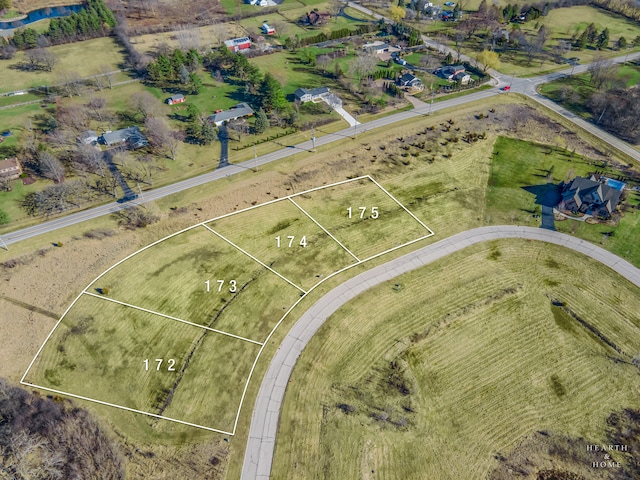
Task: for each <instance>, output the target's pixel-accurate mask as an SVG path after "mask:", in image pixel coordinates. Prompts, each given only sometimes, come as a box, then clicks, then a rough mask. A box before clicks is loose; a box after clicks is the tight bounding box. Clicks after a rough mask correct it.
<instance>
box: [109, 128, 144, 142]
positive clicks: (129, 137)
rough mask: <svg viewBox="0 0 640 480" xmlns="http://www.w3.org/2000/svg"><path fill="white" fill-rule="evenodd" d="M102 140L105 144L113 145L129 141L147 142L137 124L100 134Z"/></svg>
mask: <svg viewBox="0 0 640 480" xmlns="http://www.w3.org/2000/svg"><path fill="white" fill-rule="evenodd" d="M102 141H103V142H104V143H105V145H107V146H109V145H115V144H117V143H124V142H131V143H133V144H137V143H145V142H147V137H145V136H144V135H143V134H142V132H140V129H139V128H138V127H137V126H135V125H134V126H133V127H127V128H123V129H121V130H116V131H114V132H107V133H103V134H102Z"/></svg>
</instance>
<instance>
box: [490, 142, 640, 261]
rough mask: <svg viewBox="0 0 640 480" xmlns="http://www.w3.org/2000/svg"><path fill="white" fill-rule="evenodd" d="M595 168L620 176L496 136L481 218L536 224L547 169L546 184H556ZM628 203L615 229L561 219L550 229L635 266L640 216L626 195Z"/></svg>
mask: <svg viewBox="0 0 640 480" xmlns="http://www.w3.org/2000/svg"><path fill="white" fill-rule="evenodd" d="M596 170H597V171H599V172H602V173H604V174H608V175H611V176H613V177H614V178H615V176H617V175H619V174H620V172H619V171H618V170H615V169H613V168H612V167H607V166H603V165H602V164H601V163H595V162H592V161H591V160H589V159H588V158H587V159H585V158H581V157H578V156H573V157H572V156H571V153H570V152H565V151H563V150H562V151H560V150H558V149H557V148H555V147H550V146H548V145H540V144H535V143H531V142H523V141H520V140H515V139H511V138H506V137H499V138H498V140H497V141H496V143H495V149H494V156H493V161H492V163H491V175H490V177H489V185H488V190H487V200H486V202H487V205H486V211H485V219H484V220H485V222H486V223H488V224H495V225H500V224H505V223H506V224H512V223H515V224H518V225H523V224H524V225H539V224H540V220H539V219H538V218H534V216H536V215H537V216H539V215H540V214H541V206H540V203H539V202H540V201H541V199H542V197H543V196H544V194H545V193H546V191H547V189H548V188H549V186H548V185H547V183H549V182H548V181H547V175H548V172H549V171H551V180H550V183H553V184H559V183H560V182H561V181H563V180H565V179H566V178H568V176H588V175H589V174H590V173H593V172H595V171H596ZM629 204H630V206H632V208H630V209H628V211H627V212H626V213H625V214H624V216H623V217H622V218H621V219H620V224H619V225H618V226H616V227H612V226H609V225H588V224H584V223H583V222H578V221H573V220H565V221H559V222H556V228H557V229H558V230H560V231H563V232H567V233H573V234H574V235H575V236H578V237H580V238H584V239H585V240H589V241H591V242H594V243H597V244H598V243H601V242H602V243H603V244H604V246H605V248H607V249H608V250H611V251H612V252H614V253H616V254H617V255H620V256H621V257H623V258H625V259H626V260H628V261H630V262H631V263H633V264H636V265H638V264H640V245H639V244H638V242H636V241H635V238H634V237H635V235H637V233H634V232H637V228H638V218H639V217H640V215H639V214H638V210H637V208H636V207H637V206H638V200H637V196H636V195H635V194H630V200H629ZM610 232H613V234H612V235H611V236H606V237H605V236H604V235H603V234H604V233H610Z"/></svg>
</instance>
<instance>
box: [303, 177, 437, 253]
mask: <svg viewBox="0 0 640 480" xmlns="http://www.w3.org/2000/svg"><path fill="white" fill-rule="evenodd" d="M293 200H294V201H295V202H296V204H298V205H299V206H300V207H302V208H303V209H304V211H305V212H307V213H308V214H309V215H311V216H312V217H313V218H314V219H315V220H316V221H317V222H318V223H319V224H320V225H322V226H323V227H324V228H325V229H327V230H328V231H329V232H330V233H331V234H332V235H333V236H334V237H335V238H336V239H337V240H338V241H340V243H342V244H343V245H344V246H345V247H346V248H348V249H349V251H350V252H352V253H353V254H355V255H356V256H357V257H358V258H359V259H360V260H364V259H365V258H368V257H371V256H373V255H376V254H378V253H380V252H383V251H386V250H389V249H392V248H396V247H398V246H399V245H403V244H405V243H408V242H411V241H413V240H416V239H418V238H422V237H424V236H426V235H430V234H431V232H429V231H428V230H427V229H426V228H424V227H423V226H422V225H420V224H419V223H418V221H417V220H416V219H414V218H413V217H411V216H410V215H409V214H408V213H407V212H406V211H405V210H403V209H402V207H401V206H400V205H398V203H396V202H395V201H394V200H393V199H391V198H390V197H389V196H388V195H387V194H386V193H385V192H384V191H382V190H381V189H380V188H379V187H378V186H377V185H375V184H374V183H373V182H371V181H370V180H368V179H364V180H360V181H355V182H350V183H347V184H344V185H338V186H336V187H331V188H327V189H322V190H317V191H315V192H310V193H308V194H304V195H300V196H297V197H294V198H293ZM361 207H362V208H364V210H362V208H361ZM349 208H351V211H350V212H349V210H348V209H349ZM373 208H375V211H374V210H372V209H373ZM349 214H351V217H349Z"/></svg>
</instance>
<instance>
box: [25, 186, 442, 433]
mask: <svg viewBox="0 0 640 480" xmlns="http://www.w3.org/2000/svg"><path fill="white" fill-rule="evenodd" d="M365 179H366V180H370V181H371V182H373V184H374V185H376V186H377V187H378V188H379V189H380V190H382V191H383V192H384V193H385V194H386V195H387V196H389V197H390V198H391V199H392V200H393V201H394V202H395V203H397V204H398V205H399V206H400V207H401V208H402V209H403V210H404V211H405V212H406V213H408V214H409V215H410V216H411V217H412V218H413V219H414V220H416V221H417V222H418V223H419V224H420V225H421V226H422V227H423V228H425V229H426V230H427V231H428V232H429V233H428V234H426V235H424V236H421V237H419V238H416V239H414V240H411V241H409V242H405V243H403V244H401V245H398V246H395V247H393V248H390V249H387V250H384V251H382V252H379V253H377V254H375V255H372V256H369V257H367V258H365V259H358V257H356V256H355V255H354V254H353V253H352V252H350V251H349V250H348V249H347V248H346V247H345V246H344V245H342V243H340V242H339V241H338V240H337V239H336V238H335V237H334V236H333V235H332V234H331V233H329V232H328V231H327V230H326V229H325V228H324V227H323V226H322V225H320V224H319V223H318V222H317V221H316V220H315V219H314V218H313V217H312V216H311V215H310V214H309V213H307V212H306V211H305V210H304V209H303V208H302V207H300V206H299V205H298V204H297V203H296V202H295V201H294V200H293V197H297V196H300V195H304V194H307V193H311V192H315V191H318V190H323V189H326V188H331V187H335V186H339V185H343V184H346V183H351V182H355V181H358V180H365ZM286 200H289V201H290V202H291V203H293V204H294V205H295V206H296V207H297V208H298V209H299V210H300V211H301V212H302V213H303V214H304V215H306V216H307V217H308V218H309V219H311V220H312V221H313V222H314V223H315V224H316V225H317V226H318V227H319V228H320V229H322V230H323V231H324V232H325V233H326V234H328V235H329V236H330V237H331V239H333V240H334V241H335V242H336V243H337V244H338V245H339V246H340V247H342V248H343V249H344V250H346V251H347V252H348V253H349V254H350V255H351V256H352V257H354V258H355V259H356V260H357V261H356V262H355V263H352V264H349V265H347V266H345V267H343V268H341V269H339V270H337V271H335V272H332V273H331V274H329V275H327V276H325V277H324V278H322V279H321V280H320V281H319V282H317V283H316V284H314V285H313V286H312V287H311V288H309V289H308V290H303V289H302V288H301V287H299V286H297V285H296V284H294V283H293V282H291V281H290V280H289V279H287V278H286V277H284V276H283V275H281V274H280V273H278V272H276V271H275V270H273V269H272V268H270V267H269V266H267V265H266V264H264V263H263V262H261V261H260V260H258V259H257V258H255V257H254V256H253V255H251V254H250V253H248V252H246V251H245V250H243V249H242V248H241V247H239V246H238V245H236V244H235V243H233V242H231V241H230V240H228V239H227V238H225V237H224V236H223V235H221V234H219V233H218V232H216V231H215V230H214V229H212V228H211V227H209V226H208V225H206V224H207V223H211V222H214V221H216V220H220V219H223V218H227V217H230V216H232V215H237V214H239V213H243V212H246V211H249V210H253V209H255V208H259V207H263V206H266V205H271V204H274V203H276V202H282V201H285V202H286ZM198 227H204V228H205V229H206V230H207V231H209V232H210V233H212V234H214V235H215V236H217V237H218V238H220V239H221V240H223V241H225V242H227V243H228V244H229V245H231V246H233V247H235V248H236V249H237V250H238V251H240V252H242V253H243V254H245V255H246V256H248V257H250V258H251V259H252V260H253V261H255V262H256V263H258V264H260V265H261V266H263V267H265V268H266V269H267V270H269V271H270V272H272V273H274V274H276V275H277V276H278V277H280V278H281V279H283V280H285V281H286V282H287V283H289V284H290V285H292V286H294V287H295V288H296V289H298V290H300V291H301V292H302V295H301V296H300V298H298V299H297V300H296V301H295V302H294V303H293V305H291V306H290V307H289V308H288V309H287V311H286V312H285V313H284V314H283V316H282V317H281V318H280V320H278V322H277V323H276V325H275V326H274V327H273V328H272V329H271V331H270V332H269V334H268V335H267V337H266V339H265V340H264V342H263V343H260V342H258V341H255V340H251V339H248V338H244V337H241V336H238V335H233V334H230V333H228V332H223V331H220V330H215V329H212V328H210V327H205V326H203V325H198V324H196V323H192V322H189V321H186V320H182V319H179V318H177V317H172V316H170V315H166V314H162V313H159V312H155V311H152V310H148V309H145V308H142V307H138V306H135V305H131V304H127V303H125V302H121V301H119V300H115V299H110V298H107V297H104V296H101V295H97V294H94V293H91V292H89V291H88V289H89V288H90V287H91V286H92V285H94V284H95V283H96V282H97V281H98V280H99V279H100V278H102V277H103V276H104V275H106V274H107V273H109V272H110V271H111V270H113V269H114V268H116V267H117V266H119V265H121V264H122V263H124V262H125V261H127V260H129V259H131V258H132V257H134V256H135V255H137V254H139V253H142V252H144V251H145V250H147V249H149V248H151V247H154V246H156V245H158V244H159V243H162V242H164V241H165V240H169V239H171V238H173V237H175V236H177V235H180V234H182V233H185V232H188V231H190V230H193V229H196V228H198ZM433 235H435V233H434V232H433V230H431V229H430V228H429V227H428V226H427V225H426V224H425V223H424V222H422V221H421V220H420V219H418V218H417V217H416V216H415V215H414V214H413V213H412V212H411V211H409V210H408V209H407V208H406V207H405V206H404V205H403V204H402V203H401V202H400V201H398V200H397V199H396V198H395V197H394V196H393V195H391V193H389V192H388V191H387V190H386V189H385V188H384V187H383V186H382V185H380V184H379V183H378V182H377V181H375V180H374V179H373V178H372V177H371V176H370V175H362V176H359V177H355V178H351V179H347V180H343V181H340V182H335V183H332V184H329V185H323V186H321V187H315V188H312V189H309V190H304V191H302V192H299V193H294V194H291V195H288V196H285V197H282V198H277V199H274V200H271V201H268V202H265V203H261V204H259V205H252V206H251V207H248V208H244V209H241V210H238V211H235V212H231V213H228V214H225V215H221V216H218V217H215V218H212V219H209V220H205V221H203V222H200V223H197V224H195V225H192V226H190V227H187V228H184V229H182V230H180V231H178V232H175V233H172V234H170V235H167V236H166V237H163V238H161V239H159V240H156V241H155V242H152V243H150V244H149V245H146V246H144V247H143V248H141V249H139V250H137V251H135V252H133V253H131V254H130V255H128V256H126V257H125V258H123V259H122V260H120V261H118V262H116V263H115V264H114V265H112V266H111V267H109V268H108V269H106V270H105V271H104V272H102V273H101V274H100V275H98V276H97V277H96V278H95V279H94V280H93V281H92V282H91V283H89V284H88V285H87V286H86V287H85V288H84V289H83V290H82V291H81V292H80V294H79V295H78V296H77V297H76V298H75V299H74V300H73V302H72V303H71V304H70V305H69V307H68V308H67V309H66V310H65V311H64V313H63V314H62V316H61V317H60V319H59V320H58V321H57V322H56V324H55V325H54V327H53V329H52V330H51V331H50V332H49V334H48V335H47V337H46V338H45V340H44V342H43V343H42V345H41V346H40V348H39V349H38V351H37V352H36V354H35V356H34V357H33V359H32V360H31V362H30V363H29V366H28V367H27V370H26V371H25V373H24V375H23V376H22V378H21V380H20V383H21V384H22V385H25V386H29V387H33V388H39V389H42V390H46V391H49V392H53V393H56V394H59V395H66V396H69V397H73V398H78V399H81V400H85V401H89V402H93V403H97V404H100V405H106V406H109V407H114V408H120V409H122V410H127V411H130V412H134V413H140V414H144V415H148V416H151V417H154V418H159V419H162V420H168V421H172V422H175V423H179V424H183V425H188V426H191V427H196V428H201V429H204V430H209V431H212V432H217V433H222V434H225V435H230V436H233V435H235V433H236V429H237V426H238V421H239V419H240V413H241V411H242V406H243V405H244V400H245V398H246V393H247V390H248V387H249V383H250V382H251V379H252V377H253V373H254V371H255V368H256V365H257V364H258V360H259V359H260V356H261V355H262V352H263V350H264V348H265V346H266V345H267V343H268V342H269V340H270V339H271V337H272V336H273V334H274V333H275V331H276V330H277V329H278V327H279V326H280V325H281V324H282V322H283V321H284V320H285V319H286V318H287V316H288V315H289V314H290V313H291V311H292V310H293V309H294V308H295V307H296V306H297V305H298V304H299V303H300V302H301V301H302V300H304V299H306V298H307V296H308V295H309V294H310V293H311V292H312V291H314V290H315V289H316V288H317V287H318V286H320V285H322V284H323V283H324V282H325V281H327V280H329V279H330V278H333V277H334V276H336V275H338V274H340V273H342V272H344V271H346V270H349V269H350V268H353V267H355V266H358V265H361V264H362V263H364V262H367V261H369V260H372V259H374V258H377V257H380V256H382V255H386V254H388V253H390V252H393V251H395V250H398V249H400V248H404V247H406V246H409V245H412V244H414V243H416V242H419V241H421V240H424V239H426V238H429V237H431V236H433ZM83 295H88V296H91V297H95V298H99V299H101V300H106V301H111V302H113V303H116V304H119V305H122V306H125V307H128V308H133V309H137V310H141V311H144V312H146V313H149V314H152V315H157V316H160V317H163V318H166V319H169V320H172V321H176V322H181V323H185V324H188V325H192V326H194V327H199V328H202V329H205V330H210V331H213V332H215V333H217V334H220V335H226V336H230V337H233V338H236V339H238V340H242V341H246V342H249V343H252V344H256V345H259V346H260V350H259V351H258V353H257V355H256V357H255V359H254V361H253V364H252V366H251V369H250V371H249V375H248V377H247V380H246V382H245V385H244V389H243V391H242V395H241V397H240V403H239V405H238V410H237V412H236V417H235V420H234V423H233V429H232V430H231V431H225V430H220V429H216V428H212V427H207V426H204V425H198V424H195V423H191V422H187V421H184V420H178V419H175V418H170V417H165V416H163V415H158V414H154V413H150V412H145V411H142V410H137V409H134V408H130V407H125V406H122V405H117V404H114V403H110V402H105V401H102V400H97V399H94V398H89V397H84V396H82V395H77V394H74V393H70V392H64V391H61V390H56V389H52V388H49V387H43V386H40V385H36V384H33V383H30V382H26V381H25V379H26V377H27V375H28V374H29V372H30V371H31V369H32V368H33V365H34V363H35V361H36V360H37V358H38V357H39V356H40V354H41V353H42V350H43V349H44V346H45V345H46V344H47V342H48V341H49V339H50V338H51V336H52V335H53V333H54V332H55V331H56V329H57V328H58V326H59V325H60V323H62V320H63V319H64V318H65V317H66V315H67V314H68V313H69V311H70V310H71V309H72V308H73V306H74V305H75V304H76V303H77V302H78V300H79V299H80V298H81V297H82V296H83Z"/></svg>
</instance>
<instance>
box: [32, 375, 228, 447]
mask: <svg viewBox="0 0 640 480" xmlns="http://www.w3.org/2000/svg"><path fill="white" fill-rule="evenodd" d="M20 383H22V384H23V385H27V386H29V387H34V388H39V389H41V390H46V391H48V392H53V393H57V394H59V395H65V396H68V397H73V398H79V399H80V400H86V401H87V402H93V403H99V404H100V405H106V406H108V407H114V408H119V409H120V410H127V411H128V412H134V413H141V414H143V415H148V416H150V417H155V418H159V419H161V420H168V421H170V422H175V423H181V424H182V425H188V426H190V427H196V428H202V429H203V430H209V431H211V432H216V433H223V434H225V435H233V433H231V432H227V431H225V430H218V429H217V428H211V427H205V426H204V425H198V424H197V423H191V422H185V421H184V420H176V419H175V418H169V417H164V416H162V415H158V414H157V413H150V412H145V411H144V410H136V409H135V408H129V407H124V406H122V405H116V404H114V403H109V402H103V401H101V400H96V399H95V398H88V397H83V396H82V395H76V394H75V393H69V392H63V391H62V390H55V389H53V388H47V387H41V386H40V385H35V384H33V383H27V382H20Z"/></svg>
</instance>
